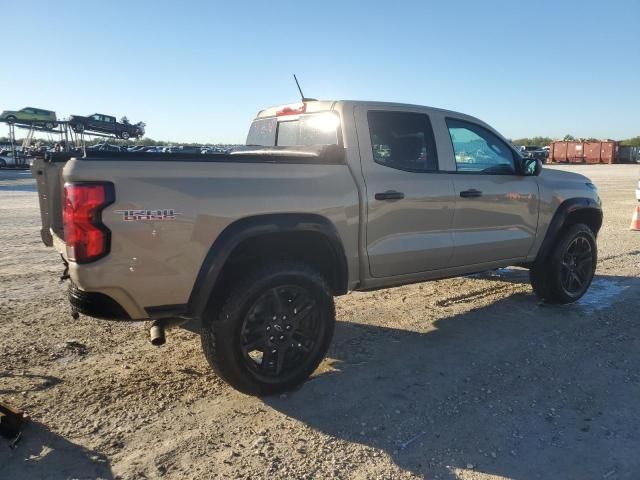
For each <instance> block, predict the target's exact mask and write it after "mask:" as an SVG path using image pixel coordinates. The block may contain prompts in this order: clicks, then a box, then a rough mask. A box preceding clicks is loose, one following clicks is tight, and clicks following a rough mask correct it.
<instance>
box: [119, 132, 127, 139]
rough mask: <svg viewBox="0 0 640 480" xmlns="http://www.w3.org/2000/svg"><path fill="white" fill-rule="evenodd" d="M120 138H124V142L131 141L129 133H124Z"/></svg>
mask: <svg viewBox="0 0 640 480" xmlns="http://www.w3.org/2000/svg"><path fill="white" fill-rule="evenodd" d="M120 138H122V139H123V140H129V132H122V133H121V134H120Z"/></svg>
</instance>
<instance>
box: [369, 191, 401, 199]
mask: <svg viewBox="0 0 640 480" xmlns="http://www.w3.org/2000/svg"><path fill="white" fill-rule="evenodd" d="M403 198H404V193H402V192H396V191H395V190H387V191H386V192H382V193H376V194H375V199H376V200H402V199H403Z"/></svg>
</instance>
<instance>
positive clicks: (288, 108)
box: [276, 102, 307, 117]
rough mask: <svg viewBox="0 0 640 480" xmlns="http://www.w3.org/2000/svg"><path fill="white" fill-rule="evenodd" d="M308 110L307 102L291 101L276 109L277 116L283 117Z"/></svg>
mask: <svg viewBox="0 0 640 480" xmlns="http://www.w3.org/2000/svg"><path fill="white" fill-rule="evenodd" d="M306 111H307V104H306V103H304V102H300V103H290V104H288V105H283V106H281V107H280V108H279V109H278V110H277V111H276V117H282V116H285V115H300V114H301V113H305V112H306Z"/></svg>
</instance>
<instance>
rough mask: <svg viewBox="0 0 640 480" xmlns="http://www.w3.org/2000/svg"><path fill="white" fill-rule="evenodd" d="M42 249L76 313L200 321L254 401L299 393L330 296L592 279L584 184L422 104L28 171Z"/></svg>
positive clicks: (279, 117)
mask: <svg viewBox="0 0 640 480" xmlns="http://www.w3.org/2000/svg"><path fill="white" fill-rule="evenodd" d="M32 171H33V174H34V176H35V178H36V179H37V183H38V192H39V199H40V208H41V213H42V231H41V234H42V239H43V241H44V243H45V244H46V245H49V246H55V247H56V249H57V250H58V251H59V252H60V253H61V254H62V257H63V260H64V262H65V265H66V266H67V268H68V276H69V277H70V279H71V286H70V294H69V297H70V301H71V304H72V307H73V309H74V311H75V312H79V313H83V314H86V315H90V316H93V317H97V318H104V319H112V320H149V319H150V320H153V321H154V324H153V328H152V341H153V342H155V343H163V341H164V330H165V328H167V327H170V326H175V325H177V324H179V323H182V322H187V321H193V322H195V323H196V324H198V325H199V328H200V329H201V336H202V346H203V349H204V353H205V355H206V357H207V359H208V361H209V362H210V364H211V366H212V367H213V369H214V370H215V371H216V372H217V374H218V375H220V376H221V377H222V378H224V379H225V380H226V381H227V382H228V383H230V384H231V385H233V386H234V387H235V388H237V389H238V390H241V391H243V392H246V393H249V394H255V395H263V394H271V393H276V392H281V391H284V390H287V389H290V388H292V387H293V386H295V385H297V384H299V383H301V382H303V381H304V380H305V379H306V378H307V377H308V375H309V374H310V373H311V372H312V371H313V370H314V369H315V368H316V367H317V365H318V363H319V362H320V361H321V360H322V358H323V356H324V355H325V353H326V351H327V348H328V346H329V343H330V341H331V337H332V334H333V330H334V323H335V311H334V303H333V297H334V296H337V295H343V294H345V293H346V292H347V291H349V290H372V289H379V288H387V287H391V286H395V285H402V284H407V283H411V282H422V281H426V280H435V279H440V278H444V277H451V276H457V275H466V274H470V273H474V272H479V271H482V270H487V269H494V268H498V267H504V266H508V265H518V266H522V267H527V268H529V269H530V273H531V283H532V285H533V289H534V291H535V292H536V294H537V295H538V296H539V297H540V298H541V299H543V300H544V301H547V302H554V303H568V302H573V301H575V300H577V299H579V298H580V297H581V296H582V295H583V294H584V293H585V291H586V290H587V289H588V288H589V285H590V283H591V280H592V278H593V275H594V272H595V268H596V261H597V253H596V248H597V247H596V235H597V233H598V230H599V229H600V226H601V224H602V210H601V205H600V199H599V197H598V193H597V190H596V187H595V186H594V185H593V184H592V183H591V182H590V181H589V179H587V178H585V177H583V176H581V175H578V174H574V173H567V172H561V171H553V170H547V169H543V168H542V165H541V164H540V162H539V161H537V160H535V159H523V158H522V157H521V156H520V154H519V153H518V152H517V151H516V150H515V149H514V148H513V147H512V145H511V144H510V143H509V142H507V141H506V140H505V139H504V138H503V137H502V136H501V135H500V134H499V133H498V132H496V131H495V130H494V129H492V128H491V127H490V126H488V125H487V124H485V123H484V122H482V121H480V120H478V119H476V118H473V117H470V116H468V115H463V114H460V113H455V112H451V111H446V110H440V109H436V108H428V107H422V106H416V105H401V104H392V103H376V102H353V101H306V102H303V103H299V104H290V105H283V106H280V107H274V108H269V109H266V110H263V111H261V112H259V113H258V115H257V117H256V118H255V120H254V121H253V123H252V125H251V128H250V131H249V135H248V138H247V146H246V147H242V148H239V149H237V150H235V151H233V152H231V153H228V154H211V155H199V154H195V155H188V154H156V153H112V152H104V153H101V152H95V153H93V152H92V153H90V154H87V156H85V157H83V158H69V156H68V155H67V156H65V155H64V154H59V155H57V156H56V155H53V156H51V157H49V158H46V159H40V160H37V161H36V162H35V163H34V164H33V167H32Z"/></svg>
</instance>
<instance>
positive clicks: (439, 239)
mask: <svg viewBox="0 0 640 480" xmlns="http://www.w3.org/2000/svg"><path fill="white" fill-rule="evenodd" d="M356 120H357V122H356V124H357V125H358V142H359V144H360V155H361V166H362V173H363V175H364V179H365V185H366V202H367V226H366V246H367V254H368V257H369V268H370V273H371V275H372V276H373V277H390V276H396V275H406V274H411V273H419V272H426V271H429V270H436V269H440V268H445V267H447V266H448V264H449V261H450V259H451V255H452V253H453V236H452V233H451V224H452V220H453V212H454V206H455V201H454V197H453V179H452V178H451V175H447V174H442V173H438V159H437V154H436V148H435V142H434V137H433V130H432V128H431V122H430V119H429V116H428V115H426V114H425V113H422V112H420V111H416V112H407V111H406V110H405V111H394V110H372V109H367V108H365V107H358V108H357V109H356Z"/></svg>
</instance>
